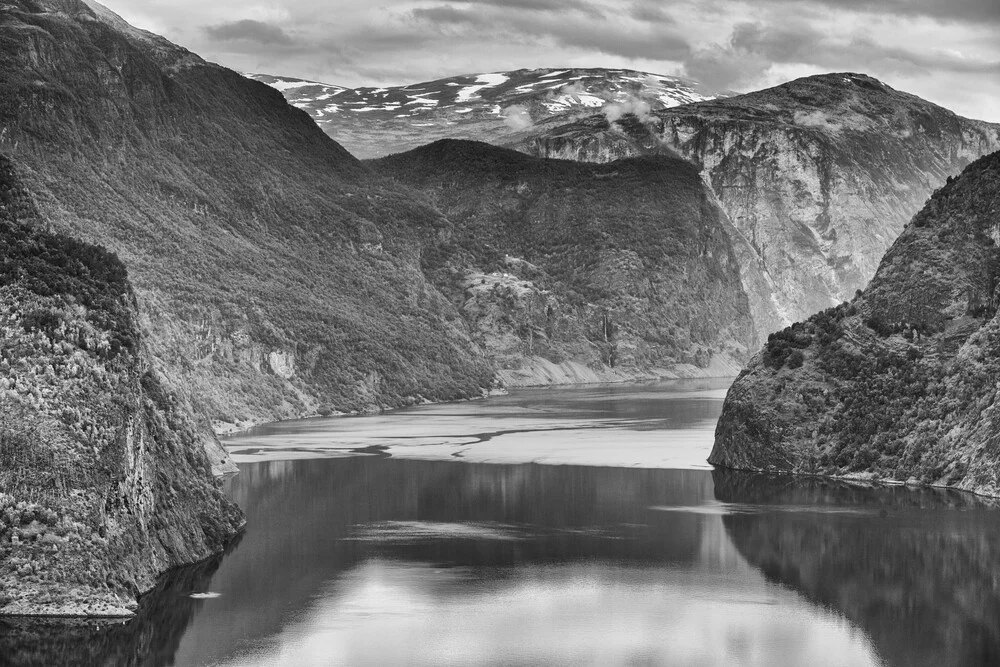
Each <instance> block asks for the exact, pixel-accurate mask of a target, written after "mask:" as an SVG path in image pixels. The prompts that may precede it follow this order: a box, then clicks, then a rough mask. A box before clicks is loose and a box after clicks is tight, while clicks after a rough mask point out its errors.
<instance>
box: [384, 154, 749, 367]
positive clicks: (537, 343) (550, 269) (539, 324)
mask: <svg viewBox="0 0 1000 667" xmlns="http://www.w3.org/2000/svg"><path fill="white" fill-rule="evenodd" d="M371 164H372V166H373V167H374V168H375V169H376V170H377V171H379V172H380V173H382V174H385V175H388V176H392V177H393V178H395V179H397V180H399V181H401V182H403V183H405V184H406V185H408V186H412V187H414V188H417V189H419V190H421V191H422V192H424V193H425V194H426V196H427V197H428V199H429V200H430V201H431V202H432V203H433V204H434V205H435V206H436V207H437V208H438V209H440V210H441V211H443V212H444V214H445V215H446V217H447V218H448V221H449V226H448V227H446V228H445V229H444V230H442V234H443V236H442V238H441V241H440V242H439V243H437V244H435V245H434V246H433V248H430V249H429V250H427V251H426V252H425V256H424V269H425V271H426V272H427V274H428V275H429V276H431V277H432V279H433V280H434V282H435V284H436V285H437V286H438V287H439V288H440V289H441V291H442V292H443V293H444V294H446V295H448V296H449V298H451V300H452V301H453V303H454V304H455V306H456V307H457V308H458V309H459V311H460V312H461V313H462V314H463V316H464V317H465V318H466V319H467V321H468V322H469V324H470V326H471V327H472V330H473V331H474V332H475V336H474V337H475V340H476V341H477V342H478V343H479V344H480V345H481V346H482V347H483V349H484V350H485V351H486V353H487V354H488V355H489V356H490V357H491V358H492V359H494V360H496V362H497V364H498V365H499V366H500V368H501V369H503V371H504V373H503V376H504V377H505V379H506V380H507V382H508V384H537V383H544V382H547V381H552V380H559V379H573V376H580V377H578V378H577V379H583V380H591V381H593V380H599V379H610V378H613V377H615V376H616V375H617V376H618V377H624V378H627V377H636V376H642V375H644V374H648V375H651V376H655V375H657V374H668V373H673V374H688V373H690V374H704V375H712V374H714V375H726V374H730V373H733V372H735V370H736V369H737V368H738V367H739V364H741V363H742V362H743V361H744V360H745V359H746V358H747V357H748V354H749V351H751V350H753V349H755V347H756V345H757V339H756V337H755V333H754V329H753V325H752V321H751V318H750V311H749V306H748V303H747V299H746V294H745V293H744V291H743V287H742V284H741V282H740V276H739V270H738V263H737V256H736V254H735V253H734V251H733V250H732V248H731V246H730V242H729V238H728V236H727V234H726V231H725V224H726V222H725V215H724V214H723V213H722V212H721V211H720V210H719V208H718V207H717V206H716V205H715V204H714V202H713V200H712V198H711V196H710V193H709V192H708V191H707V189H706V188H705V187H704V185H703V184H702V182H701V180H700V178H699V176H698V172H697V170H696V169H695V168H694V167H692V166H691V165H690V164H688V163H686V162H684V161H683V160H680V159H677V158H669V157H664V156H657V157H643V158H636V159H629V160H621V161H618V162H613V163H610V164H603V165H594V164H581V163H577V162H570V161H561V160H542V159H539V158H533V157H529V156H526V155H523V154H521V153H517V152H515V151H510V150H506V149H500V148H496V147H494V146H490V145H488V144H483V143H477V142H467V141H453V140H446V141H439V142H435V143H434V144H431V145H429V146H426V147H423V148H420V149H417V150H414V151H411V152H409V153H403V154H400V155H396V156H390V157H388V158H383V159H381V160H377V161H374V162H372V163H371Z"/></svg>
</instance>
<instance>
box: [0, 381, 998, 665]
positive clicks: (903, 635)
mask: <svg viewBox="0 0 1000 667" xmlns="http://www.w3.org/2000/svg"><path fill="white" fill-rule="evenodd" d="M727 385H728V381H725V380H689V381H676V382H665V383H659V384H645V385H635V386H601V387H584V388H566V389H552V390H526V391H519V392H516V393H513V394H512V395H510V396H504V397H495V398H491V399H489V400H486V401H477V402H469V403H455V404H447V405H427V406H420V407H416V408H410V409H406V410H400V411H397V412H392V413H387V414H383V415H377V416H369V417H352V418H330V419H314V420H303V421H297V422H285V423H280V424H275V425H271V426H267V427H262V428H259V429H257V430H256V431H254V432H251V433H248V434H245V435H242V436H239V437H234V438H230V439H227V441H226V443H225V444H226V445H227V447H228V448H229V450H230V451H231V452H233V454H234V456H235V457H236V458H237V460H238V461H239V462H240V475H239V476H238V477H236V478H233V479H231V480H230V481H229V492H230V493H231V494H232V495H233V497H234V498H235V499H236V500H237V501H238V502H239V503H240V505H241V506H242V507H243V508H244V509H245V510H246V513H247V517H248V520H249V525H248V528H247V531H246V533H245V534H244V535H243V536H242V537H241V538H240V539H239V540H238V541H237V542H236V543H235V544H233V545H232V546H231V547H230V549H229V550H228V552H227V553H226V554H225V555H224V556H221V557H218V558H215V559H213V560H211V561H208V562H205V563H202V564H199V565H198V566H194V567H190V568H184V569H181V570H179V571H176V572H174V573H172V574H171V575H169V576H167V577H165V578H164V580H163V582H162V584H161V586H160V588H159V589H158V590H157V591H155V592H154V593H152V594H149V595H147V596H146V597H145V598H144V599H143V601H142V608H141V611H140V613H139V615H138V617H137V618H135V619H134V620H132V621H131V622H129V623H124V624H123V623H118V622H112V623H109V622H106V621H105V622H87V621H56V620H32V619H20V620H15V619H5V620H3V621H0V664H80V665H92V664H108V665H117V664H130V665H131V664H142V665H171V664H176V665H225V666H236V665H295V666H299V665H397V664H399V665H404V664H405V665H470V664H490V665H501V664H504V665H506V664H516V665H526V664H532V665H533V664H538V665H626V664H627V665H638V664H642V665H660V664H663V665H768V666H780V665H788V666H792V665H796V666H797V665H845V666H847V665H850V666H852V667H854V666H858V665H891V666H896V665H900V666H902V665H979V664H1000V652H998V646H1000V622H998V619H1000V567H998V565H1000V513H998V512H997V511H996V510H995V509H994V507H993V506H991V504H990V503H989V502H987V501H984V500H980V499H977V498H975V497H974V496H971V495H968V494H960V493H954V492H946V491H940V490H929V489H922V490H913V489H906V488H900V487H893V488H865V487H862V486H857V485H848V484H845V483H841V482H834V481H822V480H812V479H792V478H789V477H775V476H767V475H759V474H747V473H737V472H731V471H722V470H713V469H712V468H711V466H708V465H707V464H705V463H704V460H705V457H706V456H707V455H708V452H709V450H710V449H711V445H712V437H713V430H714V426H715V422H716V420H717V418H718V415H719V412H720V410H721V404H722V399H723V397H724V394H725V390H726V387H727ZM546 464H562V465H546Z"/></svg>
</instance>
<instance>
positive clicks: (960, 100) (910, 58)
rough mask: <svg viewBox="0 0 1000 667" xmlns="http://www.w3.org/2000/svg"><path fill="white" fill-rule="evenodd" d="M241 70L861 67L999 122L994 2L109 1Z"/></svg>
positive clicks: (393, 81)
mask: <svg viewBox="0 0 1000 667" xmlns="http://www.w3.org/2000/svg"><path fill="white" fill-rule="evenodd" d="M104 4H105V5H106V6H107V7H109V8H110V9H111V10H113V11H115V12H116V13H118V14H119V15H121V16H122V17H123V18H125V19H126V20H128V21H129V22H130V23H132V24H133V25H136V26H138V27H140V28H144V29H146V30H150V31H152V32H156V33H159V34H161V35H164V36H165V37H167V38H168V39H170V40H171V41H173V42H175V43H177V44H180V45H182V46H185V47H187V48H189V49H191V50H192V51H194V52H196V53H198V54H199V55H201V56H202V57H204V58H205V59H207V60H211V61H214V62H217V63H220V64H222V65H225V66H227V67H231V68H233V69H236V70H239V71H243V72H259V73H266V74H276V75H280V76H289V77H297V78H303V79H312V80H316V81H322V82H325V83H333V84H338V85H343V86H349V87H358V86H389V85H402V84H407V83H417V82H421V81H428V80H431V79H436V78H442V77H445V76H453V75H457V74H467V73H473V72H495V71H504V70H511V69H519V68H535V67H568V66H571V67H574V66H575V67H610V68H629V69H636V70H640V71H646V72H653V73H656V74H669V75H677V76H685V77H689V78H693V79H695V80H697V81H700V82H702V83H703V84H706V85H707V86H709V87H710V88H717V89H728V90H735V91H738V92H747V91H750V90H756V89H759V88H764V87H767V86H771V85H776V84H779V83H782V82H784V81H788V80H791V79H794V78H797V77H800V76H806V75H809V74H819V73H825V72H862V73H865V74H870V75H871V76H874V77H876V78H878V79H880V80H882V81H883V82H885V83H887V84H889V85H890V86H892V87H894V88H897V89H899V90H904V91H907V92H910V93H913V94H916V95H919V96H920V97H923V98H925V99H928V100H930V101H932V102H935V103H937V104H940V105H942V106H944V107H947V108H949V109H951V110H953V111H955V112H956V113H959V114H961V115H963V116H968V117H971V118H979V119H983V120H991V121H995V122H1000V0H761V1H758V2H744V1H741V0H281V1H275V2H266V1H264V2H254V0H213V1H212V2H206V1H205V0H106V2H104Z"/></svg>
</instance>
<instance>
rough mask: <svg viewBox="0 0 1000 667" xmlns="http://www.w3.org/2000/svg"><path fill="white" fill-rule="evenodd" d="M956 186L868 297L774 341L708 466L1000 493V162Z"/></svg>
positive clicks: (918, 224)
mask: <svg viewBox="0 0 1000 667" xmlns="http://www.w3.org/2000/svg"><path fill="white" fill-rule="evenodd" d="M949 181H950V182H949V183H948V184H947V185H945V186H944V187H943V188H941V189H940V190H939V191H937V192H936V193H935V194H934V196H933V197H932V198H931V199H930V201H929V202H928V203H927V205H926V206H925V207H924V209H923V210H922V211H921V212H920V213H919V214H917V215H916V216H915V217H914V218H913V220H912V221H911V222H910V224H909V225H908V226H907V227H906V229H905V230H904V231H903V233H902V234H901V235H900V237H899V238H898V239H897V240H896V242H895V243H894V244H893V246H892V248H891V249H890V250H889V252H888V253H887V254H886V256H885V257H884V258H883V260H882V263H881V265H880V266H879V269H878V272H877V273H876V275H875V277H874V278H873V279H872V281H871V284H870V285H869V286H868V288H867V289H866V290H865V291H864V292H861V293H859V295H858V296H857V297H856V298H855V299H854V300H853V301H852V302H851V303H850V304H847V303H844V304H842V305H841V306H838V307H837V308H831V309H828V310H826V311H823V312H821V313H818V314H816V315H813V316H812V317H810V318H809V319H808V320H807V321H805V322H801V323H798V324H795V325H793V326H792V327H790V328H788V329H786V330H784V331H782V332H780V333H777V334H774V335H772V336H771V337H770V338H769V340H768V344H767V346H766V347H765V348H764V350H763V351H762V352H761V353H759V354H758V355H757V356H755V357H754V358H753V360H752V361H751V362H750V364H749V366H748V367H747V369H746V370H744V371H743V372H742V373H741V374H740V376H739V378H738V379H737V380H736V382H735V384H734V385H733V386H732V388H731V389H730V391H729V394H728V396H727V397H726V402H725V406H724V408H723V411H722V416H721V418H720V420H719V425H718V429H717V431H716V441H715V448H714V449H713V450H712V455H711V457H710V458H709V461H711V462H712V463H714V464H717V465H723V466H728V467H733V468H745V469H758V470H759V469H778V470H787V471H792V472H808V473H819V474H827V475H861V476H867V477H875V478H883V479H890V480H898V481H909V480H912V481H916V482H924V483H932V484H941V485H948V486H955V487H958V488H962V489H968V490H970V491H975V492H977V493H982V494H987V495H1000V436H998V434H1000V411H998V405H997V391H998V387H1000V355H998V353H1000V318H998V317H997V306H998V302H1000V292H998V291H997V288H998V282H1000V249H998V247H997V242H998V241H1000V153H993V154H991V155H989V156H986V157H984V158H981V159H980V160H977V161H976V162H974V163H973V164H971V165H970V166H969V167H968V168H966V169H965V171H964V172H963V173H962V175H961V176H959V177H958V178H956V179H953V180H952V179H949Z"/></svg>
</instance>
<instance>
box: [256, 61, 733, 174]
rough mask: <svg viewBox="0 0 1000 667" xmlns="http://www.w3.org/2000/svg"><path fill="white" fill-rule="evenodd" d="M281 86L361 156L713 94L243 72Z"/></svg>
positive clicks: (618, 81) (493, 78)
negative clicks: (383, 83)
mask: <svg viewBox="0 0 1000 667" xmlns="http://www.w3.org/2000/svg"><path fill="white" fill-rule="evenodd" d="M247 76H248V77H249V78H251V79H254V80H256V81H260V82H262V83H266V84H268V85H269V86H272V87H273V88H275V89H277V90H280V91H281V92H282V94H283V95H284V96H285V97H286V98H287V99H288V102H289V103H290V104H293V105H294V106H296V107H298V108H300V109H303V110H305V111H307V112H309V115H310V116H312V117H313V119H314V120H315V121H316V124H317V125H319V126H320V127H321V128H323V131H324V132H326V133H327V134H329V135H330V136H331V137H333V138H334V139H335V140H337V141H338V142H339V143H341V144H342V145H343V146H344V147H345V148H347V149H348V150H349V151H350V152H351V154H353V155H356V156H358V157H360V158H376V157H383V156H385V155H389V154H390V153H400V152H402V151H406V150H410V149H413V148H416V147H418V146H423V145H424V144H429V143H431V142H433V141H435V140H436V139H443V138H452V139H475V140H478V141H486V142H489V143H494V144H499V143H504V142H508V141H513V140H516V139H520V138H523V137H524V136H526V134H527V133H529V132H530V131H531V128H533V126H535V125H536V124H538V123H546V122H558V123H566V122H567V121H569V120H570V119H573V118H577V117H581V116H589V115H591V114H593V113H594V112H595V111H601V112H602V113H604V114H605V115H606V116H607V117H608V118H618V117H620V116H622V115H623V114H625V113H642V114H645V113H648V112H650V111H651V110H654V109H665V108H667V107H673V106H677V105H678V104H687V103H690V102H698V101H701V100H708V99H713V98H715V97H716V96H717V95H718V93H716V92H713V91H709V90H706V89H705V88H704V87H703V86H701V85H700V84H698V83H697V82H694V81H690V80H687V79H679V78H677V77H672V76H663V75H660V74H649V73H647V72H636V71H633V70H619V69H586V68H579V67H574V68H564V69H530V70H529V69H522V70H516V71H512V72H492V73H484V74H467V75H462V76H453V77H448V78H446V79H438V80H437V81H425V82H423V83H414V84H410V85H407V86H395V87H391V88H370V87H369V88H344V87H343V86H334V85H330V84H326V83H318V82H315V81H304V80H302V79H290V78H288V77H280V76H271V75H268V74H247Z"/></svg>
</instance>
